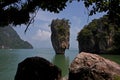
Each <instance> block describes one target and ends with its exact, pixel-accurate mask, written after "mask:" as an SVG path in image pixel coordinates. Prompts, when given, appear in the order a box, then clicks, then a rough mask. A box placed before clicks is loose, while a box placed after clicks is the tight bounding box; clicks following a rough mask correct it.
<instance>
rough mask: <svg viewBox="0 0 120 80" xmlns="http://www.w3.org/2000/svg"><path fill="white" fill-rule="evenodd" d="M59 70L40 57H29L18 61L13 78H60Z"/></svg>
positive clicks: (22, 79)
mask: <svg viewBox="0 0 120 80" xmlns="http://www.w3.org/2000/svg"><path fill="white" fill-rule="evenodd" d="M60 78H61V70H60V69H59V68H58V67H57V66H55V65H53V64H52V63H50V62H49V61H47V60H46V59H44V58H41V57H30V58H27V59H25V60H24V61H22V62H21V63H19V65H18V69H17V73H16V75H15V80H60Z"/></svg>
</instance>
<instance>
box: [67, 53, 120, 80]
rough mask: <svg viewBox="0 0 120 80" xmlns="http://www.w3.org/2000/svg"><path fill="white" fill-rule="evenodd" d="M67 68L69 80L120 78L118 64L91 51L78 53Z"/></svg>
mask: <svg viewBox="0 0 120 80" xmlns="http://www.w3.org/2000/svg"><path fill="white" fill-rule="evenodd" d="M69 70H70V72H69V80H119V79H120V65H118V64H117V63H115V62H112V61H110V60H108V59H105V58H103V57H100V56H98V55H96V54H91V53H85V52H81V53H80V54H78V55H77V57H76V58H75V59H74V61H73V62H72V63H71V65H70V69H69ZM116 77H117V78H116ZM118 78H119V79H118Z"/></svg>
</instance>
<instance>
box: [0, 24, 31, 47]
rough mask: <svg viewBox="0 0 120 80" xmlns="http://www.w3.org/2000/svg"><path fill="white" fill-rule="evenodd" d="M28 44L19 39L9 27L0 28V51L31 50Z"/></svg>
mask: <svg viewBox="0 0 120 80" xmlns="http://www.w3.org/2000/svg"><path fill="white" fill-rule="evenodd" d="M31 48H33V47H32V45H31V44H30V43H28V42H27V41H24V40H22V39H21V38H20V36H19V35H18V34H17V32H16V31H15V30H14V29H13V28H12V27H10V26H7V27H3V28H2V27H0V49H31Z"/></svg>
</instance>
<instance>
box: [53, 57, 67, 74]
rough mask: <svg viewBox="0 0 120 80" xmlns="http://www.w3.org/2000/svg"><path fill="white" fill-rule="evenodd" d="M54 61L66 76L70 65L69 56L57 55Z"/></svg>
mask: <svg viewBox="0 0 120 80" xmlns="http://www.w3.org/2000/svg"><path fill="white" fill-rule="evenodd" d="M52 62H53V64H55V65H57V66H58V67H59V68H60V69H61V70H62V76H66V74H67V73H68V67H69V57H67V56H65V55H55V56H54V57H53V60H52Z"/></svg>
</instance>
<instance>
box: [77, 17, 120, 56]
mask: <svg viewBox="0 0 120 80" xmlns="http://www.w3.org/2000/svg"><path fill="white" fill-rule="evenodd" d="M77 40H78V42H79V51H80V52H81V51H85V52H92V53H113V52H114V54H117V53H119V52H120V42H119V41H120V28H119V25H117V24H115V23H111V22H110V21H109V19H108V16H107V15H106V16H103V17H101V18H100V19H94V20H93V21H92V22H91V23H89V24H88V25H86V26H85V27H84V28H83V29H82V30H81V31H80V32H79V33H78V36H77Z"/></svg>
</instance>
